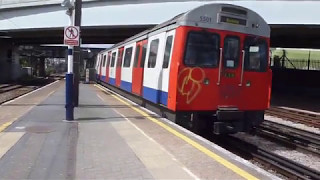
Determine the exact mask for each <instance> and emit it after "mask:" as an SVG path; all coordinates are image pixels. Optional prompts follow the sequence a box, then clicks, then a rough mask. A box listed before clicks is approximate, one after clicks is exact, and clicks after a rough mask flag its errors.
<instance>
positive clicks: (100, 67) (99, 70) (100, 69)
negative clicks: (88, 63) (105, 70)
mask: <svg viewBox="0 0 320 180" xmlns="http://www.w3.org/2000/svg"><path fill="white" fill-rule="evenodd" d="M102 56H103V54H100V55H99V60H98V80H101V73H102V72H101V71H102Z"/></svg>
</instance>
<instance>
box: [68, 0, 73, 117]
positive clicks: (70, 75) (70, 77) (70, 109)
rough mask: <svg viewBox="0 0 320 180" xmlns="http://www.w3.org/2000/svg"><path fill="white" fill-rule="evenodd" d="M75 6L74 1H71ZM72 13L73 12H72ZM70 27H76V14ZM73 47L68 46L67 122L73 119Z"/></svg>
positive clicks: (71, 19) (71, 16) (71, 17)
mask: <svg viewBox="0 0 320 180" xmlns="http://www.w3.org/2000/svg"><path fill="white" fill-rule="evenodd" d="M71 3H72V4H73V0H71ZM71 12H72V11H71ZM69 25H70V26H73V25H74V13H73V12H72V13H71V14H70V20H69ZM72 91H73V46H68V72H67V74H66V120H68V121H71V120H73V119H74V117H73V107H74V105H73V95H72Z"/></svg>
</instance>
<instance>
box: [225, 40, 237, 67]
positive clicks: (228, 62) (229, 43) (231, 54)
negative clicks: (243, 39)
mask: <svg viewBox="0 0 320 180" xmlns="http://www.w3.org/2000/svg"><path fill="white" fill-rule="evenodd" d="M239 54H240V39H239V38H238V37H235V36H227V37H226V38H225V39H224V51H223V60H224V63H223V64H224V67H226V68H236V67H238V63H239Z"/></svg>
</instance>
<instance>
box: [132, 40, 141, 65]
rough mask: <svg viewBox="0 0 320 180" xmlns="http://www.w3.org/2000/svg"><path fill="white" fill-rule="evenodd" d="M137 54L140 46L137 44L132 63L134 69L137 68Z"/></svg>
mask: <svg viewBox="0 0 320 180" xmlns="http://www.w3.org/2000/svg"><path fill="white" fill-rule="evenodd" d="M139 54H140V45H139V44H138V45H137V47H136V54H135V56H134V63H133V66H134V67H138V62H139Z"/></svg>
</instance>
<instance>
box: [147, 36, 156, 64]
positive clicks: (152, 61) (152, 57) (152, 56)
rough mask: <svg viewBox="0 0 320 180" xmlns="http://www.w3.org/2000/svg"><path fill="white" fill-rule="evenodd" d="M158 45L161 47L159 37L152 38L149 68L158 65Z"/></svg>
mask: <svg viewBox="0 0 320 180" xmlns="http://www.w3.org/2000/svg"><path fill="white" fill-rule="evenodd" d="M158 47H159V39H154V40H152V41H151V44H150V52H149V60H148V68H154V67H155V66H156V63H157V54H158Z"/></svg>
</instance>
